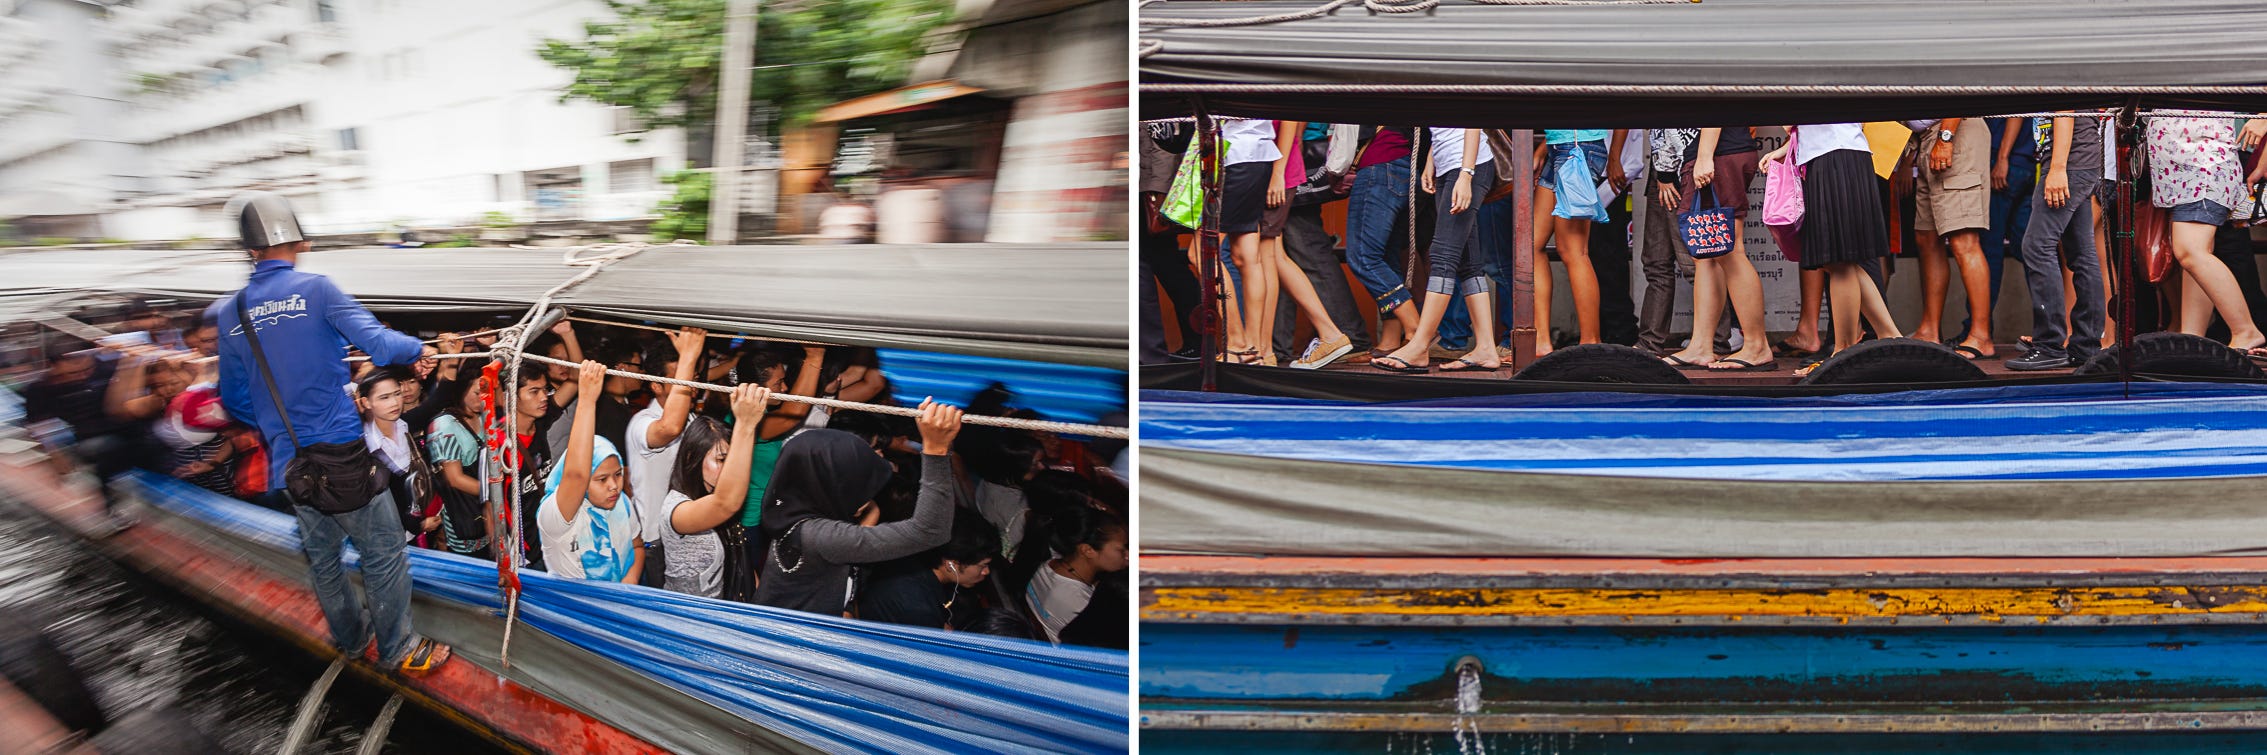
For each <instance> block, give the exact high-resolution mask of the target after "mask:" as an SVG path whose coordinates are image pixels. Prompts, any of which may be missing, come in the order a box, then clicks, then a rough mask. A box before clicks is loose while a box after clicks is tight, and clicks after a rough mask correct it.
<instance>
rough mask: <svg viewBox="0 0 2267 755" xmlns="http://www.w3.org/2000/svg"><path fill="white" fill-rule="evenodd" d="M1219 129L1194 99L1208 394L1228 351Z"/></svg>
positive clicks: (1201, 308) (1203, 351) (1198, 249)
mask: <svg viewBox="0 0 2267 755" xmlns="http://www.w3.org/2000/svg"><path fill="white" fill-rule="evenodd" d="M1218 127H1219V124H1218V123H1216V122H1215V121H1214V120H1213V119H1212V117H1211V116H1210V115H1209V114H1207V113H1205V112H1204V99H1203V98H1201V97H1200V98H1197V101H1196V143H1195V144H1193V145H1191V146H1190V148H1191V149H1196V150H1201V151H1199V152H1197V172H1198V174H1199V177H1200V178H1201V179H1202V180H1203V183H1204V212H1203V214H1202V216H1201V217H1202V218H1203V219H1202V220H1199V221H1197V224H1196V225H1197V229H1196V254H1197V267H1198V268H1199V272H1201V273H1202V277H1203V278H1204V292H1203V295H1202V296H1201V297H1199V298H1198V302H1200V303H1199V305H1198V307H1197V309H1198V311H1200V312H1203V313H1204V316H1203V317H1199V318H1197V319H1199V320H1201V321H1203V322H1201V323H1200V326H1201V327H1199V328H1198V331H1199V332H1201V333H1203V334H1204V348H1202V349H1199V350H1198V351H1199V354H1198V356H1200V357H1202V358H1203V359H1204V361H1203V362H1202V366H1201V367H1200V368H1199V369H1198V372H1199V373H1200V374H1201V375H1202V376H1203V385H1202V386H1201V387H1202V388H1203V389H1204V390H1207V391H1213V390H1219V387H1220V386H1219V373H1220V358H1221V357H1222V356H1224V355H1225V354H1227V351H1228V342H1227V340H1226V336H1227V334H1228V331H1227V330H1226V328H1227V327H1228V312H1227V306H1228V305H1227V301H1226V299H1225V297H1223V296H1222V295H1221V286H1223V285H1226V284H1225V283H1223V282H1222V279H1223V278H1224V277H1225V276H1224V275H1223V272H1222V270H1221V269H1220V241H1221V234H1220V220H1221V219H1220V192H1221V191H1222V189H1223V186H1222V184H1223V183H1224V182H1223V181H1222V180H1221V176H1220V150H1219V149H1218V146H1217V145H1218V143H1219V134H1218V133H1217V132H1216V131H1215V129H1216V128H1218Z"/></svg>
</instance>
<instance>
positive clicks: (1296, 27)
mask: <svg viewBox="0 0 2267 755" xmlns="http://www.w3.org/2000/svg"><path fill="white" fill-rule="evenodd" d="M1325 4H1326V3H1324V2H1322V0H1252V1H1248V2H1220V1H1217V0H1171V1H1170V2H1160V3H1150V4H1146V5H1144V6H1143V7H1142V8H1141V10H1140V25H1139V31H1138V34H1137V36H1138V39H1139V46H1140V47H1141V49H1142V50H1143V57H1142V58H1141V61H1140V67H1141V82H1142V94H1141V109H1142V112H1141V114H1142V117H1144V118H1165V117H1175V116H1186V115H1189V114H1190V113H1191V112H1192V110H1193V108H1194V106H1195V104H1196V98H1197V97H1199V96H1201V97H1202V98H1203V101H1204V106H1205V108H1206V110H1207V111H1208V112H1211V113H1214V114H1218V115H1235V116H1249V117H1258V118H1286V119H1299V120H1317V121H1329V122H1335V123H1366V124H1393V125H1426V126H1467V127H1533V128H1565V127H1576V128H1604V127H1665V126H1723V125H1742V124H1750V125H1754V124H1760V125H1778V124H1792V123H1820V122H1849V121H1880V120H1894V119H1898V118H1918V117H1946V116H1973V115H1989V114H1997V113H2012V112H2031V111H2039V110H2053V109H2065V108H2098V107H2118V106H2122V105H2126V104H2129V103H2130V104H2138V105H2140V106H2142V107H2144V108H2203V109H2212V110H2238V111H2241V110H2258V109H2261V108H2263V107H2267V104H2263V103H2267V33H2262V31H2261V30H2262V29H2267V4H2262V3H2259V2H2257V1H2256V0H2130V1H2127V2H2081V3H2073V2H2066V1H2065V0H1993V2H1973V1H1972V0H1905V1H1903V2H1895V3H1878V2H1867V1H1859V0H1799V1H1798V0H1702V1H1701V2H1697V3H1673V4H1617V5H1605V4H1598V5H1488V4H1481V3H1477V2H1472V1H1471V0H1441V2H1439V4H1438V5H1437V7H1433V8H1431V9H1430V10H1422V11H1419V12H1412V13H1392V14H1385V13H1372V12H1370V11H1368V10H1365V5H1364V4H1363V3H1361V2H1353V3H1350V4H1346V5H1345V6H1344V7H1341V8H1338V9H1337V10H1336V11H1334V12H1332V13H1329V14H1327V15H1320V16H1318V17H1313V18H1301V19H1298V20H1286V21H1278V22H1272V23H1257V24H1235V25H1220V26H1179V25H1172V24H1173V23H1174V22H1176V21H1178V22H1197V23H1220V22H1223V21H1227V20H1230V19H1249V18H1255V17H1265V16H1280V15H1285V14H1291V15H1298V14H1303V13H1306V12H1309V11H1313V10H1315V9H1317V8H1320V7H1322V6H1324V5H1325ZM1398 4H1400V5H1403V6H1404V7H1406V6H1407V5H1408V4H1407V3H1405V2H1404V3H1398Z"/></svg>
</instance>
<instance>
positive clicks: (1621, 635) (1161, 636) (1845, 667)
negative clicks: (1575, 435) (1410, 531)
mask: <svg viewBox="0 0 2267 755" xmlns="http://www.w3.org/2000/svg"><path fill="white" fill-rule="evenodd" d="M1467 656H1469V657H1472V658H1475V659H1477V660H1478V661H1479V662H1480V663H1481V664H1482V666H1483V668H1484V673H1483V677H1482V679H1483V683H1482V690H1483V692H1482V697H1483V700H1484V701H1486V703H1487V704H1490V705H1494V704H1498V703H1519V704H1527V703H1572V702H1582V703H1592V704H1595V703H1631V704H1664V703H1711V704H1718V705H1727V706H1739V705H1745V706H1771V707H1779V706H1787V705H1796V706H1802V705H1819V704H1826V705H1866V704H1887V705H1894V706H1904V705H1914V704H1920V705H1938V704H1942V705H1975V704H1994V705H2006V704H2022V703H2049V704H2052V703H2086V702H2102V701H2143V700H2148V701H2167V700H2230V699H2236V700H2260V701H2262V707H2267V663H2263V662H2262V660H2263V659H2267V631H2261V630H2260V629H2259V628H2257V627H2253V626H2248V625H2212V626H2195V625H2192V626H2166V625H2146V624H2144V625H2117V626H2098V627H2067V626H2058V627H2040V626H2004V627H1938V628H1919V627H1915V628H1856V627H1835V626H1827V627H1673V628H1635V627H1358V626H1355V627H1338V626H1303V627H1286V626H1220V625H1205V624H1169V623H1158V622H1149V623H1145V624H1143V625H1142V629H1141V655H1140V661H1141V671H1140V677H1139V678H1140V683H1141V695H1142V698H1143V704H1144V706H1145V708H1148V707H1155V706H1168V707H1169V706H1174V705H1176V704H1177V703H1181V702H1189V703H1199V704H1222V703H1225V704H1230V705H1253V704H1259V705H1262V706H1266V707H1298V706H1301V705H1309V704H1321V705H1325V706H1328V705H1343V704H1347V703H1385V704H1392V703H1437V704H1442V705H1445V704H1446V701H1448V700H1450V699H1452V697H1453V694H1454V690H1455V675H1454V672H1453V668H1454V665H1455V664H1456V663H1457V661H1458V660H1459V659H1460V658H1464V657H1467ZM1200 701H1201V703H1200ZM2263 746H2267V743H2263Z"/></svg>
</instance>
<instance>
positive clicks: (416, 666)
mask: <svg viewBox="0 0 2267 755" xmlns="http://www.w3.org/2000/svg"><path fill="white" fill-rule="evenodd" d="M449 656H450V652H449V646H447V645H443V644H441V643H438V642H434V641H433V640H432V638H429V637H428V638H422V639H419V640H418V641H417V645H416V646H415V647H411V648H410V649H409V655H407V656H405V657H403V658H402V659H401V666H400V670H401V673H402V674H403V675H406V676H424V675H426V674H430V673H433V670H434V669H437V668H440V667H441V665H442V664H445V663H448V662H449Z"/></svg>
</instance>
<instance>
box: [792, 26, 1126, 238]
mask: <svg viewBox="0 0 2267 755" xmlns="http://www.w3.org/2000/svg"><path fill="white" fill-rule="evenodd" d="M1125 11H1126V8H1125V4H1124V3H1121V2H1111V1H1110V0H1099V1H1098V0H960V2H959V4H958V6H957V7H956V8H955V12H954V23H953V24H952V25H951V26H949V27H947V28H945V29H943V30H941V33H940V35H939V36H940V38H941V42H942V44H940V45H939V47H938V48H937V49H935V50H933V51H932V52H931V53H930V54H929V55H928V56H927V57H926V58H924V59H923V60H921V61H920V62H919V63H918V64H916V65H915V66H914V70H913V72H912V74H911V76H910V77H909V78H910V79H911V81H912V82H914V83H911V84H909V85H907V86H905V87H903V88H900V89H897V90H894V91H889V92H883V93H880V94H875V95H869V96H866V97H860V98H857V99H853V100H847V101H844V102H841V103H837V104H836V105H834V106H832V107H830V108H828V109H827V110H826V111H825V112H822V113H821V114H820V115H819V117H818V118H817V121H818V122H819V124H821V126H822V127H825V128H831V129H833V131H830V132H826V133H822V134H817V135H812V136H807V137H806V138H805V139H804V141H806V142H808V143H809V144H812V145H819V146H821V147H822V148H824V149H827V150H831V153H832V160H831V161H830V163H829V167H827V168H824V169H821V170H813V168H816V167H819V166H809V165H798V166H791V167H790V171H789V172H790V173H800V175H798V181H797V186H798V187H804V186H808V187H809V188H812V189H823V188H824V186H823V185H812V184H823V183H824V182H825V181H826V180H828V179H839V178H841V177H843V176H848V175H862V176H867V177H870V178H871V179H872V190H873V191H874V193H876V194H877V195H878V196H877V197H876V200H875V205H876V206H875V214H876V219H877V222H878V225H879V229H878V234H877V235H878V238H879V240H881V241H883V242H884V243H888V242H891V241H905V242H923V241H993V242H1053V241H1086V240H1094V239H1117V238H1124V236H1125V228H1126V211H1127V210H1126V208H1127V203H1128V202H1130V201H1131V198H1130V195H1129V194H1128V192H1127V186H1126V163H1125V161H1124V160H1125V153H1126V145H1127V144H1129V143H1130V142H1129V141H1128V139H1127V130H1126V129H1127V126H1126V124H1127V121H1126V109H1127V93H1128V90H1127V86H1126V40H1127V29H1126V12H1125ZM791 151H793V150H791ZM802 152H803V153H804V154H808V152H809V150H802ZM826 201H827V200H825V199H824V198H813V199H810V200H805V201H802V202H799V203H798V204H799V205H801V206H803V207H804V208H805V209H806V211H807V207H809V206H823V205H824V204H825V203H826Z"/></svg>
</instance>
